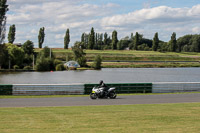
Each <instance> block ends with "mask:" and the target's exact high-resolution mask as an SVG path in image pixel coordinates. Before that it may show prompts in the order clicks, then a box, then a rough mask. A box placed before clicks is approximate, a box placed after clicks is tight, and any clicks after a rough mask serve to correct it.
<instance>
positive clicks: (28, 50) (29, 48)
mask: <svg viewBox="0 0 200 133" xmlns="http://www.w3.org/2000/svg"><path fill="white" fill-rule="evenodd" d="M22 49H23V50H24V52H25V54H28V55H31V54H33V53H34V44H33V42H32V41H30V40H27V41H26V42H25V43H24V44H23V45H22Z"/></svg>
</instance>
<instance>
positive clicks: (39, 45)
mask: <svg viewBox="0 0 200 133" xmlns="http://www.w3.org/2000/svg"><path fill="white" fill-rule="evenodd" d="M44 37H45V33H44V27H42V28H40V31H39V35H38V47H39V48H42V44H43V42H44Z"/></svg>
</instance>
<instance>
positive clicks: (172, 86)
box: [152, 82, 200, 93]
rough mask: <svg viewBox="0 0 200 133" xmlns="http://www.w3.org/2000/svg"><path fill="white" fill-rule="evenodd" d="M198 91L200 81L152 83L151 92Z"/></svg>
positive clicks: (199, 90)
mask: <svg viewBox="0 0 200 133" xmlns="http://www.w3.org/2000/svg"><path fill="white" fill-rule="evenodd" d="M175 92H200V82H163V83H162V82H158V83H153V88H152V93H175Z"/></svg>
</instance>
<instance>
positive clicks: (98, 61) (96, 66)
mask: <svg viewBox="0 0 200 133" xmlns="http://www.w3.org/2000/svg"><path fill="white" fill-rule="evenodd" d="M101 63H102V58H101V56H100V55H97V56H96V57H95V60H94V63H93V67H94V69H101Z"/></svg>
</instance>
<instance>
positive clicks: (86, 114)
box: [0, 103, 200, 133]
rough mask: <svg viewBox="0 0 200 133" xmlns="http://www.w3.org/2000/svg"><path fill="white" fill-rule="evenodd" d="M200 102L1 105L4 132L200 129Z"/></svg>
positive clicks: (0, 129)
mask: <svg viewBox="0 0 200 133" xmlns="http://www.w3.org/2000/svg"><path fill="white" fill-rule="evenodd" d="M199 110H200V103H184V104H157V105H116V106H81V107H42V108H0V118H1V121H0V132H1V133H10V132H20V133H26V132H29V133H35V132H42V133H49V132H70V133H73V132H74V133H77V132H78V133H86V132H87V133H94V132H95V133H102V132H103V133H111V132H115V133H127V132H129V133H130V132H137V133H140V132H142V133H145V132H146V133H151V132H152V133H155V132H170V133H177V132H190V133H191V132H194V133H196V132H199V131H200V111H199Z"/></svg>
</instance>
